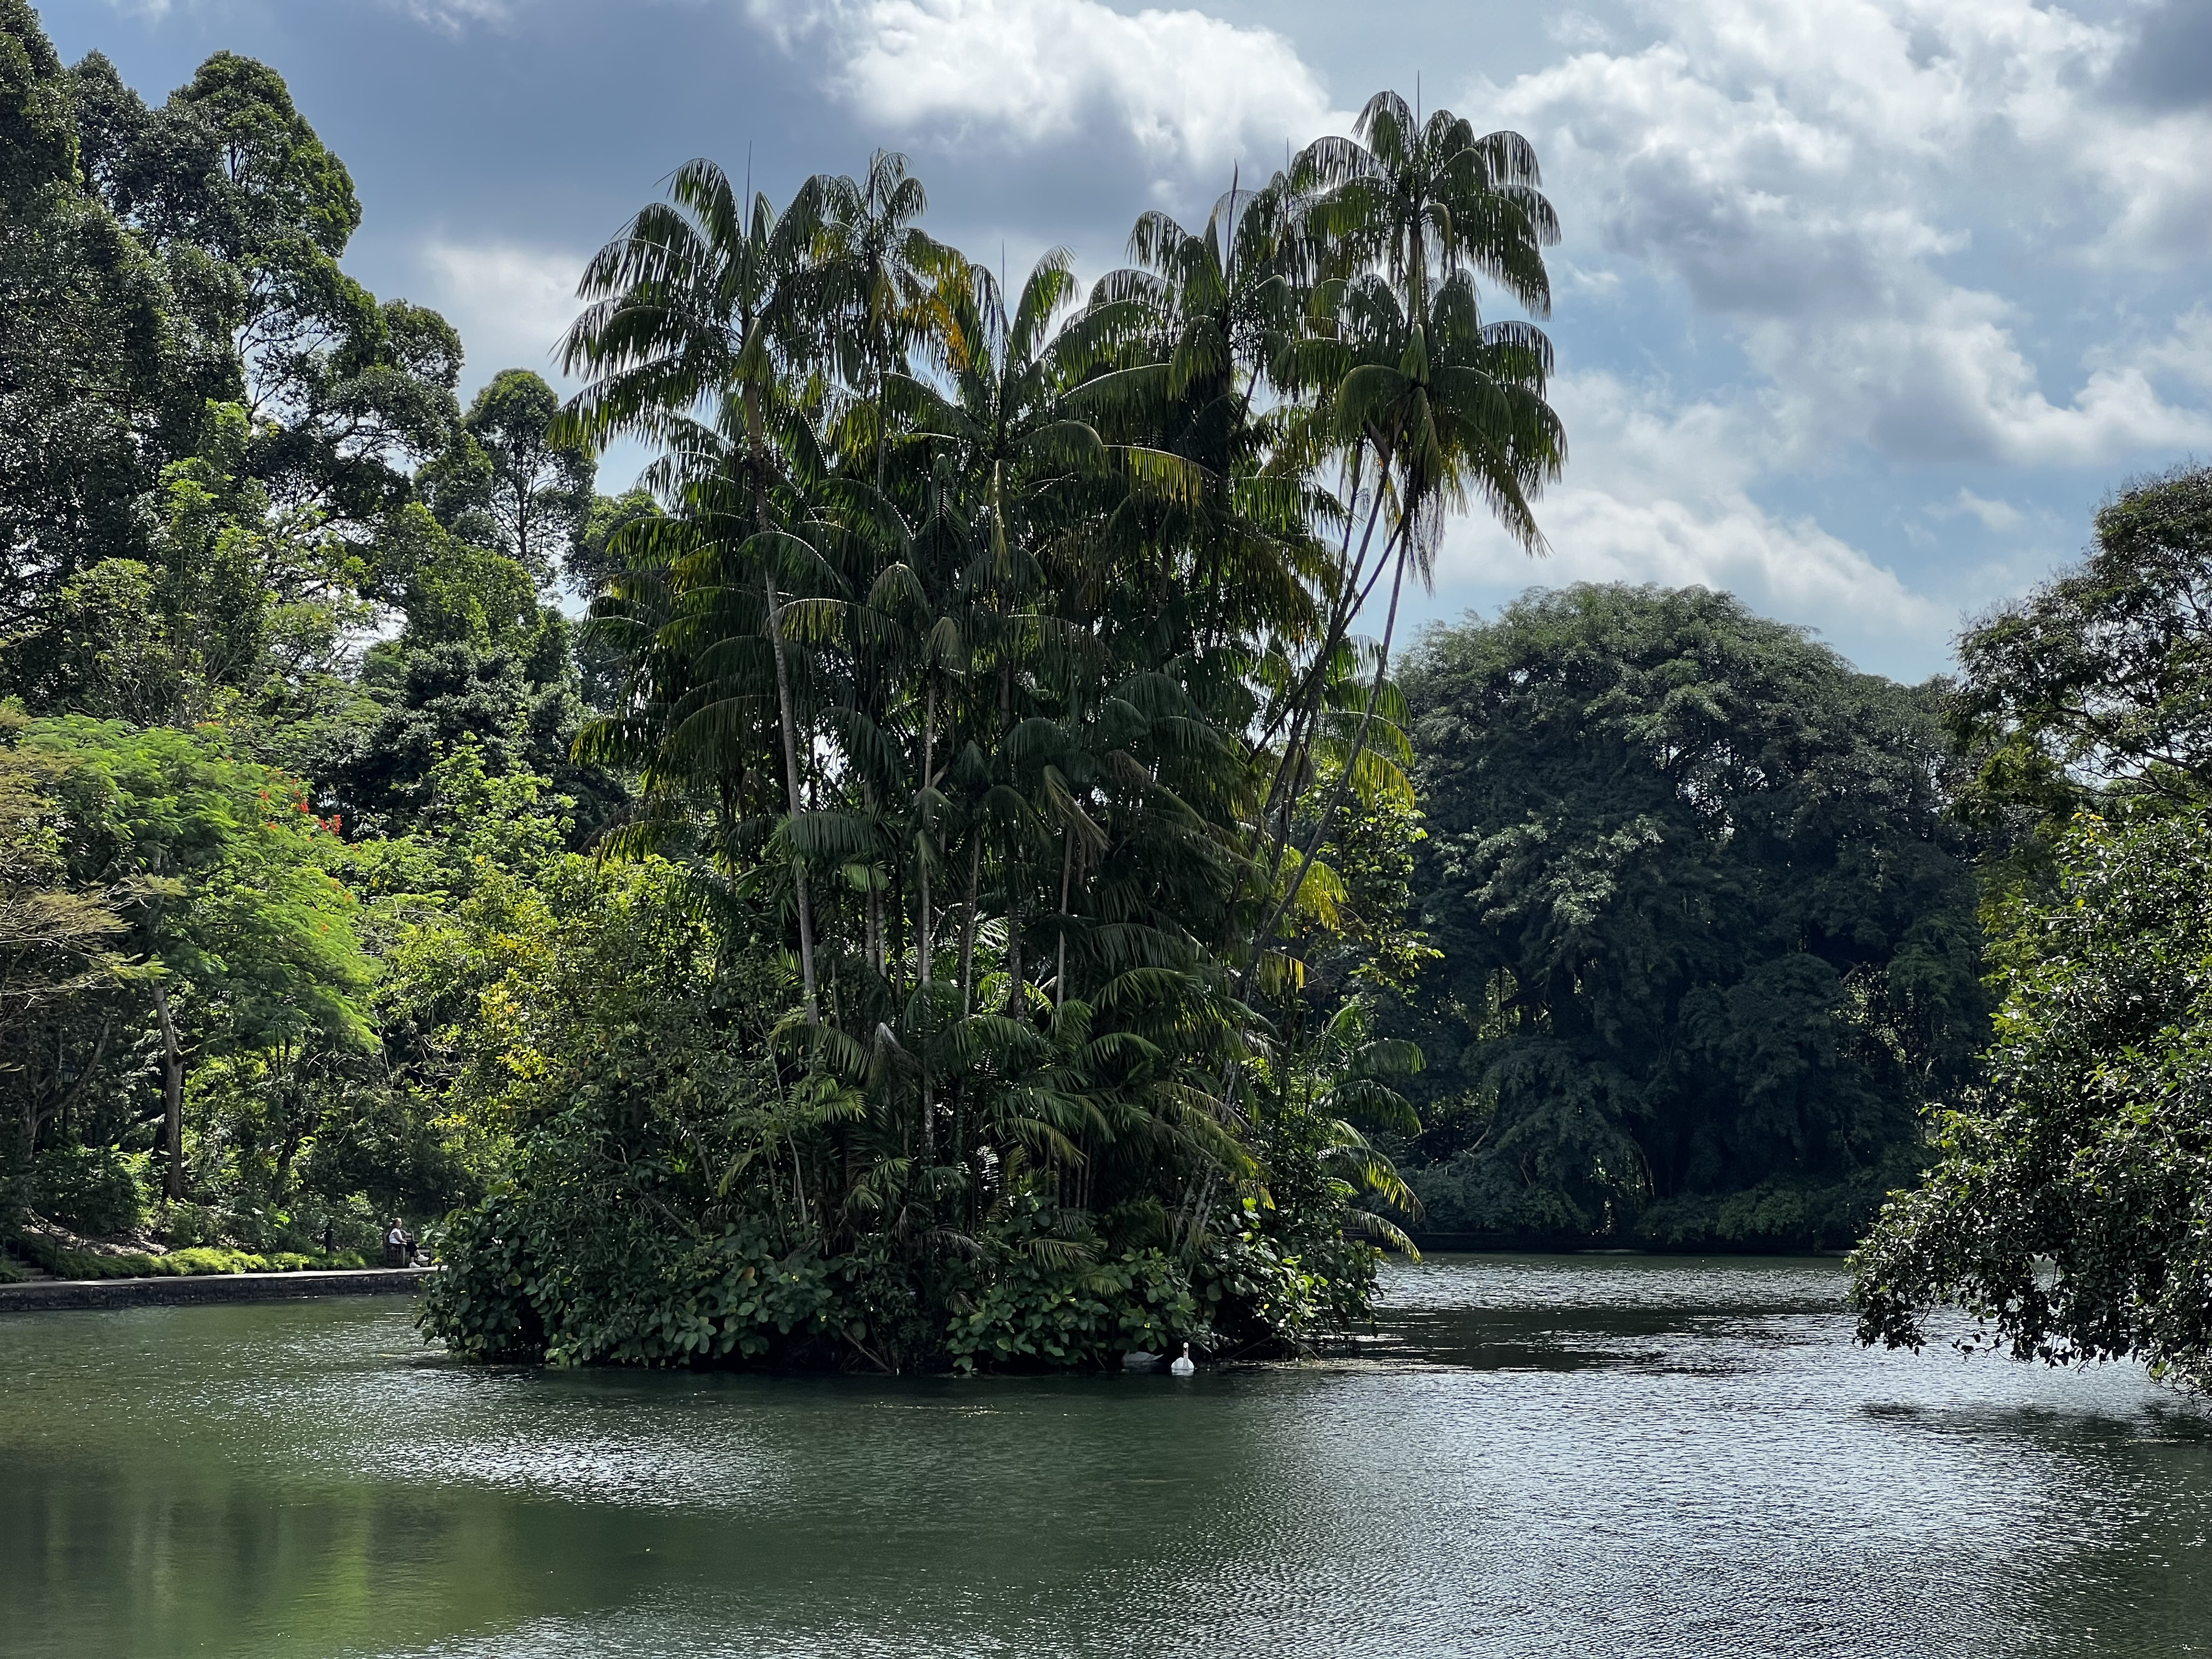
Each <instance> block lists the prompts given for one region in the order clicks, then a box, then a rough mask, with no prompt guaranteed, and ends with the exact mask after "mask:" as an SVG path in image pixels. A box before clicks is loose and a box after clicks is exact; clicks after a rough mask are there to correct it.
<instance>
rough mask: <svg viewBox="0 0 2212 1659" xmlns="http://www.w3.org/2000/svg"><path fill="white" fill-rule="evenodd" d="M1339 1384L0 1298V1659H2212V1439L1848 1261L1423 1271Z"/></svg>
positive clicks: (1305, 1373) (2129, 1378)
mask: <svg viewBox="0 0 2212 1659" xmlns="http://www.w3.org/2000/svg"><path fill="white" fill-rule="evenodd" d="M1390 1285H1391V1304H1392V1305H1391V1310H1390V1313H1389V1317H1388V1319H1387V1321H1386V1328H1387V1329H1386V1336H1385V1339H1384V1340H1382V1341H1380V1342H1378V1343H1376V1345H1374V1347H1373V1349H1372V1351H1371V1352H1370V1353H1369V1354H1368V1355H1367V1356H1366V1357H1364V1358H1362V1359H1360V1360H1358V1361H1356V1362H1346V1363H1342V1364H1328V1365H1317V1366H1309V1367H1299V1368H1280V1369H1258V1370H1229V1371H1202V1372H1201V1373H1200V1375H1199V1376H1197V1377H1195V1378H1194V1379H1192V1380H1190V1381H1188V1382H1178V1381H1176V1380H1175V1379H1173V1378H1170V1377H1168V1376H1110V1377H1095V1378H995V1379H981V1380H976V1381H969V1382H953V1381H943V1380H903V1379H893V1380H873V1379H863V1378H837V1379H829V1380H823V1379H805V1378H765V1377H746V1376H692V1375H681V1374H649V1375H648V1374H639V1373H635V1372H612V1371H597V1372H586V1373H580V1374H579V1373H568V1374H549V1373H532V1372H522V1371H504V1370H502V1371H486V1370H467V1369H464V1368H462V1367H459V1366H455V1365H453V1364H448V1363H447V1362H445V1361H443V1360H442V1359H441V1358H437V1357H435V1355H434V1354H430V1353H427V1352H425V1351H424V1350H423V1349H422V1347H421V1346H420V1345H419V1342H418V1340H417V1339H416V1337H415V1334H414V1332H413V1329H412V1325H411V1307H410V1304H407V1303H404V1302H403V1301H401V1300H399V1299H398V1298H384V1297H375V1298H368V1299H365V1300H331V1301H326V1302H318V1303H301V1304H289V1305H287V1304H264V1305H258V1306H257V1305H248V1306H239V1307H202V1308H176V1309H161V1308H147V1309H138V1310H129V1311H123V1312H113V1313H64V1314H32V1315H16V1316H8V1317H6V1318H0V1653H5V1654H6V1655H8V1656H10V1659H31V1656H69V1659H78V1656H85V1659H91V1656H100V1659H161V1656H168V1655H181V1654H222V1655H242V1656H264V1655H280V1654H281V1655H348V1656H352V1655H360V1656H369V1655H376V1656H410V1659H413V1656H422V1659H428V1656H441V1659H445V1656H452V1659H507V1656H521V1655H530V1656H539V1655H543V1656H559V1659H579V1656H601V1655H606V1656H621V1659H632V1656H637V1659H643V1656H662V1655H666V1656H684V1659H703V1656H723V1655H728V1656H747V1659H750V1656H787V1655H788V1656H801V1655H803V1656H810V1659H811V1656H823V1659H829V1656H838V1659H872V1656H889V1655H898V1656H910V1655H911V1656H922V1655H931V1656H934V1655H969V1654H974V1655H994V1656H996V1655H1004V1656H1024V1659H1029V1656H1036V1659H1044V1656H1054V1655H1085V1656H1089V1655H1106V1654H1111V1655H1116V1656H1121V1655H1130V1654H1153V1653H1165V1654H1186V1653H1187V1654H1200V1653H1203V1654H1207V1655H1217V1656H1302V1655H1337V1654H1361V1655H1376V1656H1401V1655H1404V1656H1421V1659H1431V1656H1455V1655H1486V1656H1487V1655H1495V1656H1501V1659H1503V1656H1513V1659H1521V1656H1539V1655H1542V1656H1550V1655H1576V1656H1585V1655H1623V1656H1629V1655H1633V1656H1638V1659H1644V1656H1665V1655H1695V1656H1699V1659H1716V1656H1719V1659H1759V1656H1768V1655H1773V1656H1790V1659H1798V1656H1841V1655H1898V1656H1908V1659H1932V1656H1948V1655H1998V1654H2003V1655H2015V1654H2021V1655H2054V1656H2055V1655H2068V1656H2076V1655H2112V1656H2123V1655H2124V1656H2129V1659H2153V1656H2166V1655H2179V1654H2200V1653H2212V1417H2209V1416H2208V1415H2207V1413H2205V1412H2203V1410H2201V1409H2199V1408H2197V1407H2193V1406H2191V1405H2190V1404H2189V1403H2187V1402H2186V1401H2182V1400H2180V1399H2179V1398H2177V1397H2175V1396H2174V1395H2172V1394H2170V1393H2168V1392H2166V1391H2163V1390H2160V1389H2156V1388H2154V1387H2153V1386H2152V1385H2151V1384H2150V1383H2148V1382H2147V1381H2145V1380H2144V1378H2143V1377H2142V1375H2141V1374H2140V1373H2139V1372H2136V1371H2134V1370H2130V1369H2127V1368H2124V1367H2117V1366H2113V1367H2106V1368H2102V1369H2100V1370H2093V1371H2089V1372H2087V1373H2078V1372H2065V1373H2057V1374H2053V1373H2050V1372H2046V1371H2043V1370H2037V1369H2031V1368H2029V1367H2026V1366H2021V1365H2015V1364H2010V1363H2008V1362H2006V1361H2002V1360H1999V1359H1994V1358H1978V1359H1972V1360H1968V1359H1965V1358H1961V1357H1960V1356H1958V1355H1957V1354H1955V1353H1953V1352H1948V1351H1937V1350H1932V1349H1931V1350H1930V1351H1929V1352H1925V1353H1923V1354H1922V1355H1920V1356H1918V1357H1917V1358H1916V1357H1912V1356H1906V1355H1891V1354H1878V1353H1868V1352H1862V1351H1860V1350H1858V1349H1857V1348H1854V1347H1853V1346H1851V1345H1850V1340H1849V1338H1850V1324H1849V1322H1848V1320H1847V1319H1846V1317H1845V1316H1844V1315H1843V1314H1842V1313H1841V1311H1840V1310H1838V1297H1839V1296H1840V1295H1841V1292H1842V1290H1843V1285H1844V1279H1843V1273H1842V1271H1841V1269H1840V1267H1838V1265H1837V1264H1835V1263H1832V1262H1826V1261H1699V1260H1683V1259H1679V1258H1677V1259H1651V1258H1632V1257H1609V1256H1580V1257H1526V1256H1523V1257H1490V1256H1485V1257H1477V1256H1463V1257H1447V1258H1441V1259H1437V1260H1433V1261H1430V1262H1428V1263H1426V1264H1424V1265H1422V1266H1420V1267H1411V1268H1404V1269H1401V1270H1398V1271H1396V1272H1395V1273H1394V1274H1393V1276H1392V1279H1391V1280H1390Z"/></svg>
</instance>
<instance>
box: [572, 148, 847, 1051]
mask: <svg viewBox="0 0 2212 1659" xmlns="http://www.w3.org/2000/svg"><path fill="white" fill-rule="evenodd" d="M669 195H670V197H671V199H670V201H669V202H667V203H665V204H663V203H656V204H653V205H652V206H650V207H647V208H646V209H645V210H642V211H641V212H640V213H639V215H638V216H637V217H636V219H635V220H634V221H633V222H631V225H630V228H629V232H628V233H627V234H625V235H623V236H622V237H618V238H617V239H616V240H614V241H612V242H610V243H609V244H608V245H607V246H605V248H602V249H601V250H600V251H599V253H598V254H597V255H596V256H595V257H594V258H592V262H591V264H589V265H587V266H586V268H585V271H584V276H583V279H582V281H581V283H580V284H579V285H578V294H579V297H580V298H582V299H584V300H586V301H588V302H589V304H588V305H587V307H586V310H585V312H584V313H583V315H582V316H580V317H579V318H578V319H577V320H576V322H575V324H574V326H573V327H572V328H571V329H570V330H569V331H568V338H567V339H566V341H565V342H564V343H563V344H562V368H563V370H564V371H565V372H567V373H568V374H583V375H584V376H585V377H586V385H585V387H584V389H583V390H582V391H581V392H578V393H577V394H576V396H575V397H574V398H573V399H571V400H570V402H569V404H568V407H567V409H566V410H564V411H563V415H564V422H563V425H564V433H565V435H568V436H569V437H571V438H573V439H575V440H580V441H582V442H584V443H586V444H588V445H590V446H592V447H598V446H599V445H601V444H604V443H605V441H606V440H607V439H608V438H610V437H612V436H614V435H617V434H626V435H631V436H635V437H640V438H643V439H646V440H647V441H661V442H668V443H676V444H678V445H679V453H681V452H680V444H681V441H684V440H686V439H694V438H696V436H697V435H699V433H700V432H701V430H702V428H700V426H699V424H698V423H697V422H696V421H695V420H694V419H693V415H694V411H696V410H697V409H698V407H699V406H700V405H701V404H702V403H705V402H708V401H710V400H712V401H715V402H717V403H719V404H722V405H724V406H725V407H726V406H727V405H729V404H731V403H732V402H734V404H735V405H736V409H737V410H738V412H740V413H741V414H742V416H743V422H742V425H743V448H742V451H741V452H740V453H739V454H738V457H737V462H738V471H739V472H740V475H741V476H742V477H743V479H744V484H745V487H746V489H747V490H748V492H749V494H750V509H751V520H752V535H751V538H750V539H749V540H748V541H747V542H746V543H745V544H744V546H745V547H746V548H747V549H748V550H749V552H750V557H751V559H752V561H753V562H754V564H755V567H756V569H757V580H758V581H759V583H760V586H761V592H762V598H763V607H762V611H761V627H762V629H763V632H764V633H765V634H766V635H767V637H768V640H769V648H770V653H771V655H772V657H773V659H774V664H775V693H776V706H777V714H778V720H779V724H780V726H781V738H782V750H783V774H784V783H785V789H786V796H787V809H788V811H789V814H790V817H791V819H792V820H793V822H796V821H797V820H798V819H799V817H800V815H801V813H802V811H804V801H803V798H802V784H801V770H802V767H801V757H800V753H799V729H798V720H797V717H796V714H795V712H794V710H793V700H792V687H791V671H790V665H789V662H788V660H787V653H786V650H785V640H784V631H785V620H786V619H785V614H784V604H783V599H782V597H781V593H780V591H779V588H778V584H777V580H776V573H777V568H778V567H779V565H780V564H781V563H784V562H787V559H788V558H789V557H790V556H791V555H792V554H793V552H794V551H802V552H803V550H804V544H803V543H799V542H796V541H795V538H792V537H791V536H790V535H789V534H788V533H787V532H785V531H783V530H782V529H781V527H780V526H778V525H777V523H776V521H775V520H776V513H775V507H774V506H773V504H772V503H773V497H774V495H775V489H776V488H777V486H778V484H779V483H780V482H781V480H782V469H781V465H779V459H778V457H777V454H776V452H775V442H774V435H773V434H772V432H771V429H770V427H771V418H772V415H773V413H774V411H773V410H771V408H770V405H771V404H773V403H774V402H775V400H776V397H777V392H778V389H779V380H778V370H779V368H780V367H781V359H782V358H783V356H785V355H786V354H787V351H788V349H790V347H791V346H792V344H793V342H794V340H795V338H796V337H797V336H798V335H799V331H800V330H801V327H802V325H803V323H804V321H805V313H804V311H803V301H804V300H805V283H804V274H805V270H806V261H807V258H808V256H809V255H810V254H811V252H812V248H813V243H814V240H815V238H816V236H817V234H818V231H819V225H820V206H819V204H820V200H821V197H822V196H823V185H822V183H821V181H819V180H814V179H810V180H809V181H808V182H807V184H806V185H804V186H802V187H801V189H800V191H799V195H798V197H796V198H795V199H794V200H793V204H792V206H791V209H790V210H789V211H787V212H786V213H785V214H783V215H782V216H778V215H777V213H776V212H775V209H774V208H773V207H772V206H771V205H770V204H769V200H768V197H766V196H765V195H762V194H758V193H756V194H754V196H753V197H752V200H751V202H750V204H746V203H744V202H743V201H741V199H740V197H738V192H737V191H735V190H734V189H733V188H732V185H731V183H730V180H729V178H728V175H727V174H726V173H723V171H722V170H721V169H720V167H716V166H715V165H714V163H713V162H712V161H703V160H701V161H690V162H688V163H686V164H685V165H684V167H681V168H679V169H678V172H677V174H676V177H675V179H674V180H673V181H672V183H671V186H670V191H669ZM708 448H709V449H710V450H711V449H712V446H711V445H710V446H708ZM791 871H792V880H793V887H794V890H795V891H796V894H797V906H798V911H799V967H800V973H801V975H802V982H803V985H804V995H805V1012H806V1018H807V1021H808V1023H809V1024H814V1023H816V1022H817V1020H818V1019H819V1018H820V1001H819V994H818V987H817V976H816V972H815V951H814V917H813V904H812V900H811V892H810V890H809V884H808V879H807V869H806V860H805V859H804V858H803V857H799V856H794V857H793V860H792V865H791Z"/></svg>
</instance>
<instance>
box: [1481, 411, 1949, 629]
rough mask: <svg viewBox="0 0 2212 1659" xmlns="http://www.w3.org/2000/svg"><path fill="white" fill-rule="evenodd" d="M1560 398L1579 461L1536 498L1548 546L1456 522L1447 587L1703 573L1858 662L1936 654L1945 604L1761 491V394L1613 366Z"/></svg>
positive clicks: (1691, 580) (1706, 582) (1767, 451)
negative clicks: (1530, 549)
mask: <svg viewBox="0 0 2212 1659" xmlns="http://www.w3.org/2000/svg"><path fill="white" fill-rule="evenodd" d="M1554 402H1555V404H1556V405H1557V406H1558V408H1559V410H1560V413H1561V415H1562V417H1563V418H1564V419H1565V421H1566V422H1567V426H1568V429H1569V431H1570V432H1571V433H1572V434H1573V435H1574V444H1575V459H1574V462H1573V465H1571V468H1570V471H1569V477H1568V482H1567V483H1565V484H1564V485H1562V486H1558V487H1555V488H1553V489H1552V490H1551V491H1550V492H1549V493H1548V494H1547V495H1546V496H1545V497H1544V499H1543V501H1541V503H1540V504H1539V507H1538V509H1537V516H1538V519H1539V520H1540V522H1541V524H1542V526H1543V529H1544V532H1545V536H1546V538H1547V541H1548V542H1549V543H1550V546H1551V551H1550V553H1549V555H1548V556H1546V557H1543V558H1540V559H1534V560H1531V559H1530V558H1528V556H1526V555H1525V554H1523V553H1522V552H1521V551H1520V550H1519V549H1518V548H1516V546H1515V545H1514V544H1512V542H1511V541H1510V539H1508V538H1506V537H1505V536H1504V533H1503V532H1500V531H1498V529H1497V527H1496V526H1493V525H1492V524H1490V523H1488V522H1487V521H1486V520H1480V519H1474V518H1469V519H1465V520H1459V521H1457V522H1455V523H1454V524H1453V525H1452V526H1449V530H1448V531H1447V533H1446V537H1445V542H1444V546H1443V550H1442V552H1441V554H1440V556H1439V558H1438V560H1437V586H1438V587H1439V589H1440V590H1442V592H1443V598H1444V599H1447V600H1449V599H1452V598H1454V597H1455V596H1464V595H1468V594H1470V593H1472V594H1477V595H1480V596H1484V597H1502V596H1503V595H1504V594H1508V593H1511V592H1517V591H1519V590H1520V589H1522V588H1523V587H1527V586H1564V585H1565V584H1567V583H1570V582H1578V581H1628V582H1655V583H1657V584H1659V585H1660V586H1668V587H1681V586H1704V587H1710V588H1715V589H1722V590H1726V591H1729V592H1735V593H1737V594H1740V595H1741V597H1742V598H1743V599H1745V600H1746V601H1747V603H1749V604H1750V605H1753V607H1754V608H1756V609H1758V610H1759V611H1764V612H1765V613H1767V614H1769V615H1771V616H1775V617H1782V618H1783V619H1784V620H1786V621H1790V622H1796V623H1805V624H1808V625H1811V626H1814V627H1816V628H1818V629H1821V630H1822V631H1823V632H1824V633H1826V634H1827V635H1831V636H1832V637H1833V638H1834V639H1836V640H1837V641H1838V642H1839V643H1842V644H1844V646H1845V647H1846V648H1856V654H1858V655H1859V656H1861V658H1862V659H1868V660H1873V661H1876V662H1891V661H1903V660H1911V661H1915V662H1924V661H1926V660H1927V659H1929V657H1930V656H1931V655H1933V654H1936V653H1939V652H1940V650H1941V647H1942V641H1943V640H1944V638H1945V637H1946V636H1947V635H1948V633H1949V631H1950V628H1951V625H1952V621H1953V618H1954V608H1953V607H1952V606H1951V605H1948V604H1946V603H1943V602H1942V601H1940V600H1938V599H1935V598H1932V597H1930V596H1929V595H1926V594H1924V593H1921V592H1916V591H1914V590H1913V589H1912V588H1911V587H1910V586H1908V585H1907V584H1906V583H1905V580H1903V579H1902V578H1901V577H1900V576H1899V574H1897V573H1896V572H1895V571H1893V570H1891V569H1889V568H1887V567H1885V566H1883V565H1881V564H1879V563H1877V562H1875V560H1873V559H1871V558H1869V556H1867V555H1866V554H1865V553H1864V552H1863V551H1862V550H1860V549H1858V548H1856V547H1854V546H1852V545H1851V544H1850V543H1848V542H1846V541H1844V540H1843V539H1842V538H1839V537H1838V536H1835V535H1833V534H1831V533H1830V532H1828V531H1826V530H1825V529H1823V528H1822V527H1821V526H1820V525H1819V524H1818V523H1816V522H1814V520H1812V519H1811V518H1810V517H1808V516H1802V515H1790V514H1784V513H1774V512H1771V511H1769V510H1768V509H1767V508H1766V507H1763V506H1761V505H1760V504H1759V502H1758V501H1756V500H1755V499H1753V494H1752V491H1753V486H1754V484H1755V483H1756V481H1757V480H1758V479H1759V477H1761V476H1762V475H1764V474H1765V472H1766V471H1768V469H1769V468H1771V466H1772V465H1774V463H1775V460H1776V459H1777V457H1776V452H1775V448H1774V440H1773V437H1772V425H1771V421H1770V420H1769V419H1768V418H1767V416H1766V411H1765V410H1764V409H1763V408H1762V407H1761V406H1760V405H1759V404H1757V403H1756V402H1752V401H1746V402H1740V403H1734V404H1730V403H1722V402H1714V401H1709V400H1693V401H1691V402H1688V403H1686V404H1676V403H1675V401H1674V398H1673V397H1672V395H1671V393H1670V392H1669V389H1668V388H1667V387H1665V386H1630V385H1628V384H1626V383H1625V382H1623V381H1621V380H1619V379H1617V378H1615V377H1613V376H1611V375H1607V374H1592V375H1586V376H1578V377H1571V378H1568V379H1565V380H1562V381H1560V382H1559V385H1558V386H1557V387H1556V388H1555V397H1554Z"/></svg>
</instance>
